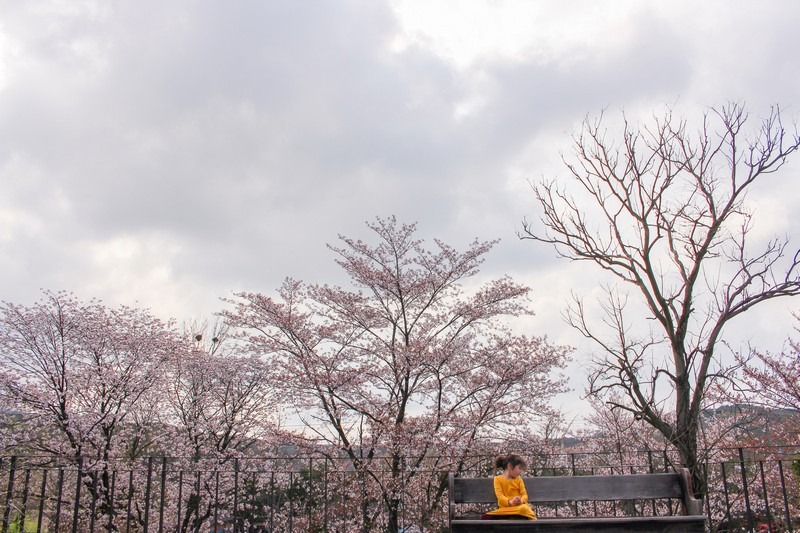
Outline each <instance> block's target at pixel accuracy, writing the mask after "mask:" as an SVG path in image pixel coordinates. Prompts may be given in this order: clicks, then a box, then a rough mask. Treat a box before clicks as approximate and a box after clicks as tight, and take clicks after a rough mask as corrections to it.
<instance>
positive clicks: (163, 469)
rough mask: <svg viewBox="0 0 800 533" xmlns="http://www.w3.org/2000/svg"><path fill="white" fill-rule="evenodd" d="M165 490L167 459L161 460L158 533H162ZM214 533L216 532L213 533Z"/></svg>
mask: <svg viewBox="0 0 800 533" xmlns="http://www.w3.org/2000/svg"><path fill="white" fill-rule="evenodd" d="M166 489H167V457H166V456H164V457H162V458H161V502H160V503H159V504H158V533H162V532H163V531H164V500H165V499H166ZM214 533H216V531H215V532H214Z"/></svg>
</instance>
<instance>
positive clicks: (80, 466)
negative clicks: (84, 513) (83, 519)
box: [72, 457, 83, 533]
mask: <svg viewBox="0 0 800 533" xmlns="http://www.w3.org/2000/svg"><path fill="white" fill-rule="evenodd" d="M82 477H83V458H82V457H81V458H79V459H78V477H77V479H76V481H75V505H73V508H72V533H78V519H79V517H80V508H81V483H83V480H82Z"/></svg>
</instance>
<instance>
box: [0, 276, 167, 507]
mask: <svg viewBox="0 0 800 533" xmlns="http://www.w3.org/2000/svg"><path fill="white" fill-rule="evenodd" d="M180 350H181V343H180V339H179V338H178V336H177V334H176V332H175V330H174V328H173V327H172V324H170V323H164V322H162V321H161V320H159V319H157V318H155V317H154V316H152V315H151V314H150V313H149V312H147V311H143V310H140V309H134V308H130V307H125V306H121V307H118V308H115V309H111V308H108V307H106V306H105V305H103V304H102V303H101V302H99V301H96V300H91V301H89V302H81V301H79V300H78V299H77V298H76V297H75V296H73V295H72V294H69V293H66V292H49V291H45V292H44V294H43V297H42V299H41V300H40V301H39V302H37V303H36V304H34V305H33V306H31V307H27V306H23V305H17V304H12V303H9V302H4V303H2V304H1V305H0V377H2V381H0V395H2V397H3V398H4V400H5V401H6V402H7V403H8V404H13V405H14V406H15V408H16V409H17V411H18V414H19V417H20V418H21V419H22V420H23V421H24V427H25V431H24V432H20V433H18V435H17V438H18V439H19V442H18V443H17V444H18V446H24V448H22V449H23V451H29V452H30V451H32V452H34V453H46V454H51V455H52V456H54V457H56V458H58V459H59V460H62V461H63V460H67V461H71V462H72V463H73V464H75V465H77V466H78V469H79V471H83V472H85V471H87V470H93V471H95V472H98V471H99V472H100V480H99V481H100V486H99V487H98V490H99V492H100V495H101V498H104V497H105V496H106V495H108V494H109V485H110V482H111V480H110V467H109V462H110V461H111V459H112V457H113V456H116V457H124V456H126V455H128V454H129V453H130V452H131V451H134V452H135V453H143V452H144V451H145V450H144V449H143V448H142V447H140V446H136V447H133V448H132V447H131V443H133V442H135V441H137V439H138V440H139V441H141V436H142V432H143V431H145V429H146V428H149V426H150V425H151V420H148V418H149V416H150V415H152V414H153V410H152V409H150V408H149V406H147V405H144V404H145V401H144V400H145V398H146V397H147V395H148V393H149V392H151V391H153V390H155V389H157V388H158V386H159V383H160V378H161V376H162V371H163V369H164V368H165V367H166V365H167V363H168V362H169V361H170V360H171V359H172V358H173V357H175V355H176V354H177V353H178V352H179V351H180ZM134 419H138V420H137V421H135V420H134ZM83 481H84V483H86V484H87V485H88V484H90V483H91V479H90V477H89V476H86V477H84V479H83ZM107 503H108V502H107Z"/></svg>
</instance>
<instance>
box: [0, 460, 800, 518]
mask: <svg viewBox="0 0 800 533" xmlns="http://www.w3.org/2000/svg"><path fill="white" fill-rule="evenodd" d="M527 456H528V457H529V458H530V463H531V464H529V465H528V472H527V474H526V475H533V476H536V475H586V474H620V473H641V472H658V471H669V470H671V469H673V468H674V466H675V464H676V461H675V457H673V456H672V455H671V454H670V453H668V452H664V451H658V452H656V451H649V450H645V451H636V452H629V451H628V452H615V453H564V454H535V455H534V454H528V455H527ZM799 458H800V448H794V447H775V448H769V449H764V448H759V449H752V448H735V449H726V450H718V451H716V452H715V454H714V455H713V456H711V457H709V460H708V462H707V463H706V469H705V473H706V478H707V481H708V495H707V497H706V499H705V502H704V504H705V512H706V513H707V515H708V519H709V520H708V523H709V528H710V531H712V532H717V531H719V532H721V531H762V530H763V531H793V528H798V530H800V517H799V516H798V515H799V514H800V513H798V511H799V510H800V459H799ZM394 459H395V460H394V461H392V460H391V459H390V458H372V459H371V461H370V462H369V463H368V464H367V466H366V467H365V468H363V469H358V468H354V467H353V465H352V463H350V462H349V461H347V460H344V459H341V460H340V459H335V460H334V459H330V458H324V457H308V456H305V457H297V456H282V457H248V458H239V459H229V460H211V459H202V460H198V461H191V460H188V459H185V458H168V457H149V458H144V459H140V460H137V461H133V462H127V463H121V462H117V463H114V462H105V463H93V464H83V463H81V462H79V463H77V464H60V463H58V462H57V460H55V458H48V457H0V476H1V477H0V488H3V489H4V492H3V495H4V497H2V498H0V503H2V525H0V533H6V532H14V533H21V532H34V531H35V532H92V531H119V532H126V533H127V532H156V531H158V532H181V533H184V532H213V533H219V532H226V533H227V532H267V531H269V532H273V531H281V532H283V531H286V532H295V531H297V532H299V531H303V532H343V533H346V532H352V531H388V530H390V529H394V528H395V527H397V530H398V531H403V532H406V533H408V532H412V531H413V532H427V531H439V532H444V531H447V512H446V511H447V490H446V489H447V486H446V483H447V482H446V480H447V473H448V472H449V471H452V470H456V471H458V473H460V474H461V475H469V476H476V475H479V476H483V475H489V474H490V470H491V463H492V458H490V457H486V456H476V457H469V458H463V457H462V458H460V459H459V460H458V461H453V460H451V459H450V458H442V457H430V458H424V459H423V460H417V461H410V460H408V461H402V462H401V463H400V468H398V463H397V461H396V458H394ZM411 464H413V465H416V466H414V468H413V470H412V469H411V467H409V465H411ZM3 484H4V485H5V486H4V487H3ZM629 503H630V502H628V504H624V502H622V504H620V505H614V506H613V512H614V513H615V514H640V513H641V514H647V513H648V512H654V511H656V507H655V506H653V508H652V509H649V507H648V505H649V504H645V503H641V504H640V505H637V504H636V502H633V505H629ZM392 509H393V510H394V513H393V512H392V511H391V510H392ZM536 510H537V513H538V514H539V515H540V516H542V517H545V516H552V515H556V514H559V515H562V516H563V515H564V514H579V513H581V511H580V510H579V506H577V505H574V506H569V505H567V506H565V507H563V508H558V507H548V506H543V507H542V508H537V509H536ZM591 512H592V511H591V510H590V511H589V513H590V514H591ZM594 512H596V509H595V510H594ZM667 512H672V509H671V507H669V508H668V510H667ZM390 523H391V524H392V527H391V528H390V527H389V524H390ZM759 528H761V529H759ZM770 528H771V529H770Z"/></svg>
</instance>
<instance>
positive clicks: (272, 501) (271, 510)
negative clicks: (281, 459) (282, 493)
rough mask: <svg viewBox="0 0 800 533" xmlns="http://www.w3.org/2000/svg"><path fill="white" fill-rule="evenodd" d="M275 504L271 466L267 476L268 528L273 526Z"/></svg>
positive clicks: (272, 528)
mask: <svg viewBox="0 0 800 533" xmlns="http://www.w3.org/2000/svg"><path fill="white" fill-rule="evenodd" d="M275 505H277V500H276V498H275V469H274V467H273V470H272V472H271V473H270V477H269V528H270V529H271V530H274V528H275Z"/></svg>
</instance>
